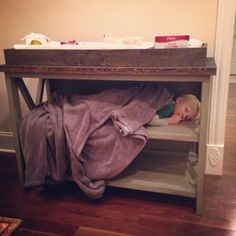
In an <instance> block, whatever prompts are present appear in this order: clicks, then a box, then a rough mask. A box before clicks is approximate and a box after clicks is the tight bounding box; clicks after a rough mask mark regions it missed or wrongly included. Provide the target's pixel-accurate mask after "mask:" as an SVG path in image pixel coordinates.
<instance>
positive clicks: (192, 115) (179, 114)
mask: <svg viewBox="0 0 236 236" xmlns="http://www.w3.org/2000/svg"><path fill="white" fill-rule="evenodd" d="M199 117H200V102H199V100H198V98H197V97H196V96H194V95H192V94H186V95H183V96H181V97H178V98H177V99H176V101H173V102H171V103H169V104H167V105H165V106H164V107H163V108H161V109H160V110H158V111H157V113H156V114H155V115H154V117H153V118H152V120H151V121H150V122H149V123H148V125H150V126H166V125H168V124H178V123H179V122H180V121H183V120H191V119H194V120H196V119H198V118H199Z"/></svg>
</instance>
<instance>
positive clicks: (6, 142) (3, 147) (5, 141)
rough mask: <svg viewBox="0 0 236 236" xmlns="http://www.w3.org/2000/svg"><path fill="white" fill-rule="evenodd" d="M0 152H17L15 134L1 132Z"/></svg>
mask: <svg viewBox="0 0 236 236" xmlns="http://www.w3.org/2000/svg"><path fill="white" fill-rule="evenodd" d="M0 151H1V152H11V153H14V152H15V148H14V141H13V133H12V132H4V131H0Z"/></svg>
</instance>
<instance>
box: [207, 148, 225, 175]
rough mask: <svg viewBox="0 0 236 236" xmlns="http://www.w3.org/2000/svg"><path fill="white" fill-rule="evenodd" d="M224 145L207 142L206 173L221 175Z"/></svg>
mask: <svg viewBox="0 0 236 236" xmlns="http://www.w3.org/2000/svg"><path fill="white" fill-rule="evenodd" d="M223 155H224V145H212V144H207V156H206V171H205V173H206V174H210V175H222V172H223Z"/></svg>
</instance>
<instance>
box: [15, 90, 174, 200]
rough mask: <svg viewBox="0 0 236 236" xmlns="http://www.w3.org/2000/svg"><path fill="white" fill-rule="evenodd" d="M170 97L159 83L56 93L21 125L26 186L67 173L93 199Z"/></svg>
mask: <svg viewBox="0 0 236 236" xmlns="http://www.w3.org/2000/svg"><path fill="white" fill-rule="evenodd" d="M170 99H171V96H170V94H169V92H168V91H167V90H166V89H165V88H164V87H161V86H152V87H151V86H143V87H134V88H128V89H123V90H118V89H109V90H104V91H102V92H100V93H98V94H93V95H83V96H82V95H74V96H63V95H56V94H54V96H52V98H51V99H50V100H49V101H47V102H46V103H43V104H41V105H40V106H38V107H36V108H35V109H33V110H32V111H31V112H29V113H28V114H27V116H26V117H25V118H24V119H23V120H22V122H21V124H20V129H19V135H20V141H21V148H22V152H23V156H24V158H25V186H26V187H29V186H37V185H42V184H44V183H45V182H46V181H48V180H51V181H52V180H53V181H54V182H56V183H60V182H63V181H65V180H66V179H67V178H68V176H72V178H73V180H74V181H75V182H76V183H77V185H78V186H79V187H80V188H81V190H82V191H83V192H84V193H85V194H86V195H87V196H89V197H91V198H99V197H101V196H102V195H103V192H104V189H105V180H106V179H109V178H112V177H114V176H116V175H118V174H119V173H120V172H121V171H122V170H124V169H125V168H126V167H127V166H128V165H129V164H130V163H131V162H132V161H133V160H134V159H135V157H136V156H137V154H138V153H139V152H140V151H141V150H142V148H143V147H144V145H145V144H146V141H147V139H148V134H147V132H146V130H145V128H144V125H145V124H147V123H148V122H149V121H150V120H151V119H152V117H153V116H154V114H155V113H156V111H157V110H158V109H160V108H161V107H163V106H164V105H166V104H167V103H168V101H169V100H170Z"/></svg>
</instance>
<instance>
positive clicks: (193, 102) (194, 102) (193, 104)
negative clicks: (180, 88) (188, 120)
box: [181, 94, 201, 120]
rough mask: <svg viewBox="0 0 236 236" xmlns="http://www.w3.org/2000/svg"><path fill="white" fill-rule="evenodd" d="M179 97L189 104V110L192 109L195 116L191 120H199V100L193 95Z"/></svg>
mask: <svg viewBox="0 0 236 236" xmlns="http://www.w3.org/2000/svg"><path fill="white" fill-rule="evenodd" d="M181 97H182V98H183V99H184V101H186V102H187V103H188V104H189V106H190V108H191V109H193V111H194V112H195V115H194V117H193V118H192V119H194V120H198V119H199V118H200V109H201V103H200V101H199V99H198V98H197V97H196V96H195V95H193V94H184V95H182V96H181Z"/></svg>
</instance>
